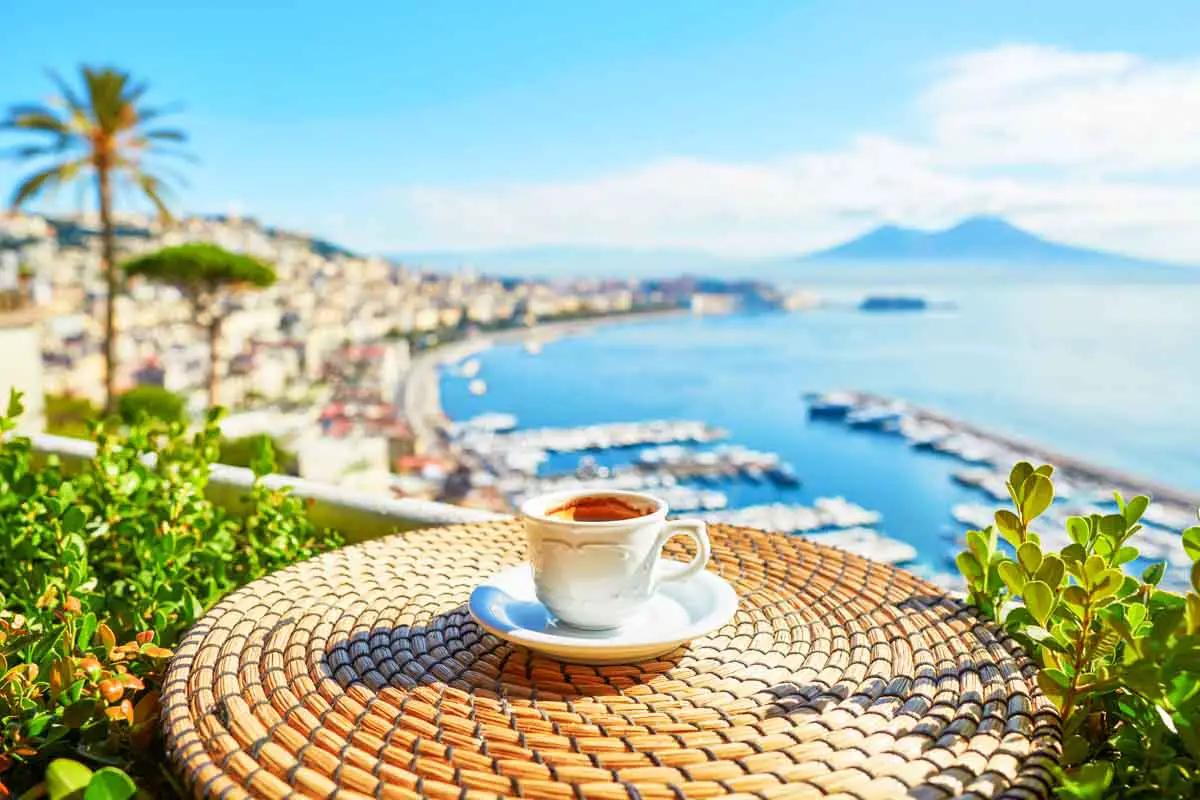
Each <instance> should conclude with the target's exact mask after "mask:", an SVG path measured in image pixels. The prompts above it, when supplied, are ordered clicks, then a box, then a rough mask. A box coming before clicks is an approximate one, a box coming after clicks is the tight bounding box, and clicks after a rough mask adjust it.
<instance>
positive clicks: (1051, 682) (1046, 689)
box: [1037, 669, 1067, 708]
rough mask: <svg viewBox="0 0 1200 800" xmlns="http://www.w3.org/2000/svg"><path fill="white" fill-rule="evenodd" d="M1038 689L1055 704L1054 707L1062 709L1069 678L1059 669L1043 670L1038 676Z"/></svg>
mask: <svg viewBox="0 0 1200 800" xmlns="http://www.w3.org/2000/svg"><path fill="white" fill-rule="evenodd" d="M1037 682H1038V687H1039V688H1040V689H1041V690H1042V693H1043V694H1045V695H1046V697H1047V698H1048V699H1049V700H1050V702H1052V703H1054V705H1056V706H1058V707H1059V708H1062V703H1063V696H1064V694H1065V689H1066V688H1067V676H1066V675H1065V674H1064V673H1063V672H1062V670H1058V669H1043V670H1039V671H1038V674H1037Z"/></svg>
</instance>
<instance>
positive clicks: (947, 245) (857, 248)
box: [803, 216, 1166, 266]
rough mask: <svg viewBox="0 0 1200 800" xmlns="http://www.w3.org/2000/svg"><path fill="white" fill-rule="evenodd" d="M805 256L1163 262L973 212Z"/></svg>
mask: <svg viewBox="0 0 1200 800" xmlns="http://www.w3.org/2000/svg"><path fill="white" fill-rule="evenodd" d="M803 259H804V260H805V261H910V260H922V261H989V262H1000V261H1003V262H1012V263H1019V262H1038V263H1043V264H1044V263H1046V262H1054V263H1058V264H1065V263H1077V264H1084V263H1086V264H1099V263H1102V264H1105V265H1112V266H1124V265H1128V266H1132V265H1143V264H1144V265H1155V266H1166V265H1164V264H1161V262H1152V261H1149V260H1147V259H1140V258H1133V257H1131V256H1125V255H1120V254H1117V253H1108V252H1104V251H1102V250H1091V249H1088V248H1085V247H1073V246H1071V245H1066V244H1060V243H1058V242H1053V241H1050V240H1049V239H1044V238H1042V237H1041V236H1038V235H1037V234H1033V233H1030V232H1028V231H1023V230H1021V229H1020V228H1018V227H1016V226H1015V225H1012V224H1010V223H1008V222H1006V221H1005V220H1003V219H1000V218H998V217H982V216H981V217H971V218H969V219H965V220H963V221H962V222H960V223H958V224H957V225H955V226H953V227H951V228H946V229H945V230H941V231H923V230H918V229H915V228H902V227H899V226H897V225H884V226H882V227H879V228H876V229H875V230H873V231H871V232H869V233H866V234H864V235H862V236H860V237H858V238H857V239H852V240H850V241H849V242H846V243H844V244H840V245H838V246H836V247H831V248H829V249H828V250H821V251H819V252H816V253H810V254H808V255H807V256H804V257H803Z"/></svg>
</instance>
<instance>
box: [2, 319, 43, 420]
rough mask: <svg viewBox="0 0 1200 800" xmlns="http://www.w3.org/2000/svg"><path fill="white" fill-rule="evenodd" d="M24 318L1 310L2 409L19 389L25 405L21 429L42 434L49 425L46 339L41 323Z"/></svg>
mask: <svg viewBox="0 0 1200 800" xmlns="http://www.w3.org/2000/svg"><path fill="white" fill-rule="evenodd" d="M6 317H10V318H9V319H6ZM20 320H21V318H18V317H16V315H7V314H4V313H0V411H3V410H4V409H6V408H7V407H8V393H9V390H10V389H12V388H16V389H17V390H18V391H20V392H22V393H23V394H24V397H22V398H21V400H22V402H23V403H24V404H25V413H24V414H23V415H21V420H20V424H19V425H18V427H17V430H18V431H20V432H22V433H38V432H40V431H42V430H44V429H45V427H46V418H45V410H44V409H45V397H44V396H43V391H44V390H43V387H42V342H41V336H40V334H39V333H38V329H37V326H36V325H35V324H33V323H26V322H22V321H20Z"/></svg>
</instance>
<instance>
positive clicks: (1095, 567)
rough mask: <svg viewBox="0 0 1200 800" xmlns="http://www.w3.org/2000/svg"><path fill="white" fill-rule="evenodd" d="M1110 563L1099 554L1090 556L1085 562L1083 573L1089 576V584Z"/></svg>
mask: <svg viewBox="0 0 1200 800" xmlns="http://www.w3.org/2000/svg"><path fill="white" fill-rule="evenodd" d="M1107 567H1108V565H1107V564H1105V563H1104V559H1103V558H1101V557H1100V556H1097V555H1090V556H1088V560H1087V561H1086V562H1084V565H1083V574H1084V576H1085V577H1086V578H1087V585H1089V586H1090V585H1091V584H1092V583H1094V582H1095V580H1096V576H1098V575H1099V574H1100V573H1101V572H1104V570H1105V569H1107Z"/></svg>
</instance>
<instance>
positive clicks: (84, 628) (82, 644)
mask: <svg viewBox="0 0 1200 800" xmlns="http://www.w3.org/2000/svg"><path fill="white" fill-rule="evenodd" d="M97 625H98V623H97V622H96V615H95V614H93V613H92V612H90V611H89V612H88V613H86V614H84V615H83V618H82V619H80V620H79V628H78V632H77V633H76V635H75V647H76V648H77V649H79V650H87V649H88V645H90V644H91V643H92V635H93V634H95V633H96V627H97Z"/></svg>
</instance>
